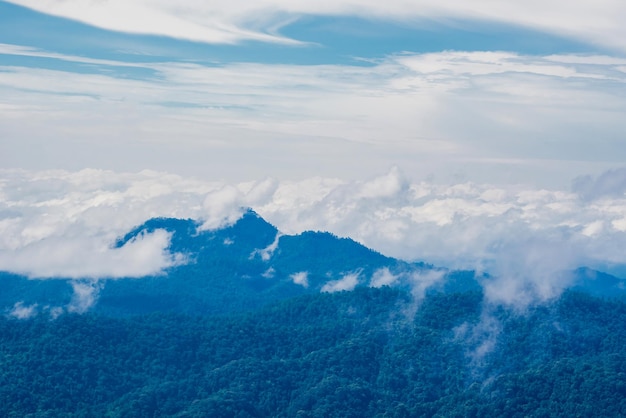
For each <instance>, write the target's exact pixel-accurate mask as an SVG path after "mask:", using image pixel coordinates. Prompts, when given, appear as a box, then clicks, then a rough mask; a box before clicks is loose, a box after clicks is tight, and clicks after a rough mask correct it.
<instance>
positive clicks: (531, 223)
mask: <svg viewBox="0 0 626 418" xmlns="http://www.w3.org/2000/svg"><path fill="white" fill-rule="evenodd" d="M601 176H602V175H600V177H601ZM377 188H379V190H377V192H374V190H375V189H377ZM224 202H225V203H224ZM242 206H250V207H252V208H253V209H254V210H255V211H256V212H257V213H259V214H260V215H261V216H262V217H264V218H265V219H266V220H268V221H269V222H271V223H273V224H274V225H275V226H277V227H278V229H279V230H280V231H281V233H286V234H297V233H300V232H302V231H305V230H324V231H329V232H332V233H334V234H336V235H339V236H346V237H351V238H353V239H355V240H357V241H359V242H361V243H363V244H364V245H366V246H368V247H370V248H373V249H375V250H378V251H380V252H382V253H383V254H385V255H389V256H393V257H398V258H402V259H405V260H409V261H413V260H415V261H426V262H429V263H433V264H435V265H440V266H444V267H448V268H466V269H475V270H477V271H479V272H486V273H488V274H489V275H490V276H491V277H492V278H491V279H487V280H485V281H484V283H483V285H484V286H485V290H486V296H487V298H488V299H489V301H492V302H493V303H499V304H504V305H507V306H519V307H520V308H523V307H524V306H527V305H528V304H531V303H535V302H536V301H548V300H551V299H552V298H554V297H557V296H558V295H559V294H560V292H561V291H562V290H563V289H565V288H567V286H568V285H569V284H570V280H571V277H570V276H568V274H567V271H569V270H571V269H573V268H576V267H578V266H583V265H588V266H590V267H595V266H598V267H602V266H607V265H614V266H619V265H624V264H626V258H625V257H624V254H623V251H621V249H622V248H624V246H626V198H624V197H621V196H619V195H605V196H604V197H603V198H602V199H594V200H591V201H590V200H587V199H581V197H580V195H579V194H577V193H574V192H572V191H569V190H555V189H541V188H532V187H527V186H502V185H497V186H495V185H491V184H486V183H474V182H460V183H456V184H442V183H437V182H435V181H433V180H419V181H414V180H410V179H408V178H407V177H406V176H405V175H404V174H403V173H402V171H401V170H400V169H399V168H393V169H390V170H389V171H388V172H387V173H383V174H381V175H379V176H375V177H372V178H370V179H365V180H340V179H331V178H321V177H313V178H308V179H304V180H298V181H286V180H261V181H255V182H244V183H230V184H229V183H225V182H203V181H200V180H194V179H189V178H184V177H179V176H172V175H168V174H166V173H158V172H140V173H134V174H133V173H116V172H110V171H100V170H84V171H77V172H67V171H45V172H28V171H12V170H4V171H2V172H1V176H0V269H1V270H7V271H13V272H17V273H22V274H27V275H30V276H31V277H51V276H52V277H70V278H72V277H73V278H77V279H81V278H86V277H124V276H141V275H146V274H154V273H158V272H159V271H162V269H164V268H167V267H168V266H171V265H173V264H176V263H178V262H181V261H184V260H181V259H180V258H177V256H176V255H173V254H170V253H169V252H168V251H167V247H168V244H169V238H170V237H169V234H168V233H166V232H165V231H155V232H154V233H152V234H144V235H140V236H138V237H137V238H136V239H135V240H134V241H131V242H129V243H127V244H126V245H125V246H124V247H122V248H117V249H114V248H112V247H111V244H112V243H114V242H115V239H116V238H117V237H119V236H123V235H124V234H125V233H126V232H128V231H129V230H130V229H131V228H133V227H134V226H136V225H139V224H141V223H143V222H144V221H145V220H146V219H148V218H150V217H156V216H166V217H167V216H171V217H179V218H192V219H199V220H203V221H204V222H205V225H207V223H208V224H211V225H213V226H214V227H217V226H218V225H221V224H222V222H224V220H225V219H236V218H237V217H238V216H239V215H240V213H241V207H242ZM273 248H274V247H273V246H270V247H269V248H267V249H266V250H268V252H267V255H268V256H269V255H270V253H271V250H272V249H273ZM266 258H267V256H266ZM402 274H404V275H402ZM407 274H408V273H406V272H405V273H400V272H396V271H391V270H380V271H377V272H374V274H373V276H372V277H369V278H359V277H358V275H355V274H348V275H347V276H346V277H345V278H343V280H338V281H336V282H337V283H331V284H328V286H327V287H326V290H328V291H332V290H335V289H343V288H345V289H347V288H350V287H353V285H356V283H358V282H360V280H361V279H363V280H365V281H366V282H367V284H369V285H370V286H374V287H379V286H384V285H387V284H394V283H409V282H411V283H413V286H412V288H413V289H415V292H416V295H415V296H416V299H420V297H421V295H423V292H424V290H425V289H426V288H427V287H428V286H432V285H434V284H436V283H437V282H438V280H441V276H440V275H441V274H442V273H441V272H438V271H435V272H430V273H427V272H418V273H416V275H415V276H411V277H413V279H414V280H413V279H411V277H409V276H407ZM430 275H432V276H430ZM306 277H307V276H306V273H305V272H300V273H298V274H294V275H293V276H292V280H294V282H296V283H297V284H301V285H303V286H305V285H306V283H308V282H307V280H305V279H306ZM410 279H411V280H412V281H411V280H410ZM364 283H365V282H364Z"/></svg>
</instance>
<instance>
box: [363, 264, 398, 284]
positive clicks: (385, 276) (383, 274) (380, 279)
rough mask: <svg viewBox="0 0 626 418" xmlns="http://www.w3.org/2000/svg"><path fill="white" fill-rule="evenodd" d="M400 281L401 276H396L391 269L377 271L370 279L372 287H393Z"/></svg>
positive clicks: (385, 268)
mask: <svg viewBox="0 0 626 418" xmlns="http://www.w3.org/2000/svg"><path fill="white" fill-rule="evenodd" d="M399 279H400V275H394V274H393V273H391V271H389V268H387V267H383V268H380V269H378V270H376V271H375V272H374V273H373V274H372V278H371V279H370V287H376V288H379V287H383V286H391V285H393V284H394V283H396V282H397V281H398V280H399Z"/></svg>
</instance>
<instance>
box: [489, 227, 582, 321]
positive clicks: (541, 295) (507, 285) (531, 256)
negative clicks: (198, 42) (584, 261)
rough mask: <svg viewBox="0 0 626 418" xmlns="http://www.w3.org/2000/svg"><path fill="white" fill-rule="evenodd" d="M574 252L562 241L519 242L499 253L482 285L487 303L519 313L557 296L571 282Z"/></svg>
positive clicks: (574, 264)
mask: <svg viewBox="0 0 626 418" xmlns="http://www.w3.org/2000/svg"><path fill="white" fill-rule="evenodd" d="M576 254H577V251H575V250H574V249H573V248H572V247H571V245H570V244H569V243H567V242H565V243H564V242H562V241H560V240H559V241H545V240H537V239H528V240H520V241H518V242H516V243H511V244H509V245H506V246H504V247H502V248H500V249H499V256H498V257H497V258H496V260H495V261H494V263H493V265H492V267H491V269H490V270H491V274H492V275H493V278H491V279H486V280H484V282H483V288H484V292H485V299H486V301H487V302H488V303H491V304H496V305H498V304H499V305H505V306H508V307H512V308H515V309H517V310H520V311H523V310H525V309H526V308H527V307H528V306H529V305H531V304H533V303H543V302H547V301H549V300H552V299H555V298H557V297H559V296H560V295H561V293H562V292H563V290H565V289H566V288H567V287H568V286H569V285H570V284H571V283H572V281H573V279H574V277H573V273H572V270H573V269H574V268H576V267H577V265H576V263H577V262H579V260H577V258H576Z"/></svg>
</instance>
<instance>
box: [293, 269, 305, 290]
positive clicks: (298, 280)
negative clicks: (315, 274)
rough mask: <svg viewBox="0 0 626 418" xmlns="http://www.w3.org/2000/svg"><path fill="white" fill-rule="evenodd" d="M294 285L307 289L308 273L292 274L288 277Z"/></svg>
mask: <svg viewBox="0 0 626 418" xmlns="http://www.w3.org/2000/svg"><path fill="white" fill-rule="evenodd" d="M289 277H290V278H291V280H293V282H294V283H295V284H299V285H300V286H302V287H309V273H308V272H306V271H300V272H298V273H293V274H292V275H290V276H289Z"/></svg>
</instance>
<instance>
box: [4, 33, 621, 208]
mask: <svg viewBox="0 0 626 418" xmlns="http://www.w3.org/2000/svg"><path fill="white" fill-rule="evenodd" d="M7 47H11V46H6V45H5V49H7ZM23 49H24V47H17V46H12V48H9V50H12V51H13V52H15V53H19V52H20V51H22V50H23ZM26 52H27V53H28V54H29V55H37V54H39V56H42V57H48V58H49V55H50V53H49V52H45V51H36V50H33V49H28V50H27V51H26ZM26 52H24V53H26ZM57 55H58V56H59V57H63V58H64V59H66V60H74V59H76V60H79V58H76V57H70V56H61V55H60V54H54V56H55V57H56V56H57ZM557 58H558V59H561V61H558V60H557ZM568 59H569V60H568ZM77 62H81V61H80V60H79V61H77ZM113 64H115V63H111V65H113ZM120 64H122V63H120ZM93 65H99V66H100V67H101V68H102V69H103V70H106V71H103V72H102V74H89V73H80V74H79V73H73V72H69V73H68V72H64V71H52V70H44V69H33V68H24V67H7V66H3V67H2V69H3V71H1V72H0V97H2V99H0V117H1V118H2V120H3V123H2V124H1V125H0V133H2V135H1V136H0V137H1V138H2V139H0V146H1V147H2V149H3V153H2V154H0V163H2V164H3V166H5V167H20V168H37V169H40V168H42V167H55V168H57V167H62V168H67V169H71V170H76V169H80V168H85V167H97V168H104V169H111V170H115V171H135V170H137V167H150V168H152V169H158V170H161V171H168V172H175V173H182V174H186V175H195V176H197V175H201V176H202V177H205V178H213V179H227V180H229V181H246V180H250V179H262V178H265V179H266V180H264V182H261V183H259V184H258V185H257V186H256V187H257V189H256V190H254V191H252V190H249V192H250V193H252V194H251V195H250V198H254V199H262V198H264V196H265V195H268V194H270V193H272V192H273V188H275V187H276V180H272V179H267V178H268V176H271V177H273V178H275V179H296V178H298V179H304V178H310V177H313V176H315V175H320V174H322V175H323V176H324V177H339V178H363V177H364V176H366V175H368V174H369V173H371V172H380V171H382V170H384V169H387V168H388V167H390V166H398V167H399V168H400V169H401V170H402V171H403V172H404V173H405V175H406V179H401V178H398V177H393V175H390V177H388V178H386V179H382V178H381V179H379V180H380V181H383V182H385V181H386V182H388V183H381V184H372V185H370V186H367V185H365V184H363V185H361V187H362V190H361V193H362V195H363V197H365V196H368V195H372V193H374V194H378V193H396V192H398V191H399V190H401V189H402V187H404V184H405V183H406V182H407V179H415V178H422V177H425V176H427V175H430V174H434V175H435V176H443V178H445V179H446V181H448V180H450V179H451V178H454V177H453V176H455V175H456V176H461V178H469V179H471V180H473V181H481V182H482V181H485V180H486V179H489V181H497V182H500V183H510V182H512V181H513V182H515V181H519V180H523V181H525V182H532V183H535V184H541V185H543V186H544V187H545V186H546V185H549V186H550V187H554V186H555V185H558V186H559V187H561V186H563V184H564V182H565V181H569V180H570V179H571V178H572V177H574V176H575V175H578V174H579V173H581V172H585V171H587V172H589V171H597V170H598V169H599V168H600V169H606V168H609V167H611V166H612V165H614V164H615V162H617V161H623V160H624V158H626V149H624V147H619V146H617V145H619V140H620V138H621V134H622V132H624V130H625V129H626V122H625V121H624V118H623V117H622V114H623V112H624V111H626V99H625V97H626V84H625V81H626V78H625V77H624V73H623V72H621V71H619V70H618V68H617V67H619V66H620V64H618V63H617V62H616V61H615V58H613V57H601V56H591V57H586V56H574V55H572V56H561V57H560V58H559V57H555V56H547V57H541V56H525V55H518V54H514V53H509V52H488V53H487V52H462V51H458V52H441V53H433V54H417V55H416V54H405V55H396V56H389V57H385V58H382V59H381V60H380V61H379V62H377V63H375V64H373V65H371V66H356V65H354V66H351V65H273V64H254V63H232V64H226V65H217V66H216V65H212V66H204V65H200V64H192V63H167V62H162V63H144V64H133V65H139V66H143V67H144V68H145V69H147V70H150V71H153V72H154V77H147V78H144V79H142V80H136V79H128V78H118V77H116V71H115V70H112V69H113V67H112V66H109V64H108V63H101V64H93ZM172 102H176V103H183V104H187V105H188V106H179V107H172V106H170V105H168V104H167V103H172ZM451 121H454V123H451ZM591 142H593V146H591V145H590V144H591ZM51 144H53V145H51ZM70 150H71V151H70ZM70 155H71V156H72V157H71V158H70V157H69V156H70ZM183 162H184V163H183ZM494 173H498V174H497V176H496V175H494ZM492 179H494V180H492ZM227 194H228V191H227V190H223V191H222V196H220V198H222V199H226V198H228V199H230V201H229V202H231V203H233V204H234V203H236V200H237V199H239V198H241V196H239V197H238V196H235V195H229V196H226V195H227ZM216 210H219V208H216Z"/></svg>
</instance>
